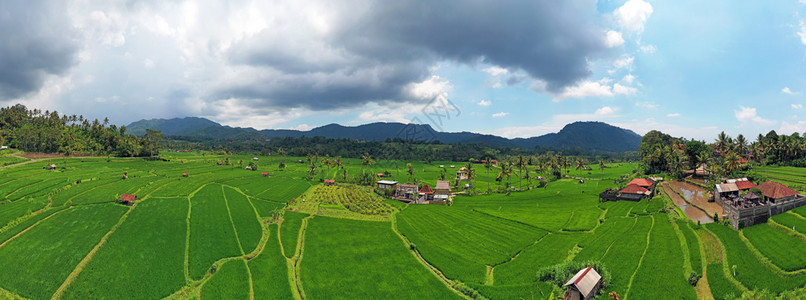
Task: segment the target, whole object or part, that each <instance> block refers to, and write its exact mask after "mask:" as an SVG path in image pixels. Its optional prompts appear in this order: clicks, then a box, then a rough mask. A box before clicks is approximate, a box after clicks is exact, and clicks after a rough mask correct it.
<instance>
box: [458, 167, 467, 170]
mask: <svg viewBox="0 0 806 300" xmlns="http://www.w3.org/2000/svg"><path fill="white" fill-rule="evenodd" d="M459 171H467V168H465V167H461V168H459Z"/></svg>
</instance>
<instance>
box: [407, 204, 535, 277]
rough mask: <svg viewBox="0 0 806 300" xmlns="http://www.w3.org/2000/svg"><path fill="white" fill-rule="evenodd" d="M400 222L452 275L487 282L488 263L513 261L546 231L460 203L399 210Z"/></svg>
mask: <svg viewBox="0 0 806 300" xmlns="http://www.w3.org/2000/svg"><path fill="white" fill-rule="evenodd" d="M397 226H398V228H399V230H400V232H401V233H403V234H404V235H405V236H406V237H407V238H408V239H409V240H410V241H411V242H413V243H415V244H417V249H418V251H419V252H420V253H421V254H422V256H423V257H424V258H425V259H426V260H428V261H429V262H430V263H431V264H433V265H434V266H436V267H437V268H439V269H440V270H442V272H443V273H444V274H445V275H446V276H448V277H449V278H455V279H459V280H462V281H465V282H471V283H473V282H475V283H482V282H484V274H485V269H486V265H496V264H499V263H502V262H505V261H509V260H510V259H511V258H512V256H514V255H515V254H516V253H517V252H518V251H519V250H520V249H523V248H524V247H526V246H528V245H530V244H532V243H534V241H536V240H538V239H539V238H540V237H542V236H543V235H545V234H546V231H544V230H541V229H538V228H534V227H531V226H528V225H524V224H522V223H517V222H513V221H509V220H506V219H500V218H496V217H491V216H489V215H485V214H482V213H478V212H475V211H472V210H469V209H462V208H459V207H456V206H451V207H446V206H441V205H416V206H410V207H409V208H407V209H405V210H403V211H402V212H400V213H398V214H397Z"/></svg>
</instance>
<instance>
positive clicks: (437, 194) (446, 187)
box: [434, 180, 451, 201]
mask: <svg viewBox="0 0 806 300" xmlns="http://www.w3.org/2000/svg"><path fill="white" fill-rule="evenodd" d="M450 197H451V184H450V183H449V182H447V181H444V180H439V181H437V185H436V186H435V187H434V200H435V201H446V200H448V199H450Z"/></svg>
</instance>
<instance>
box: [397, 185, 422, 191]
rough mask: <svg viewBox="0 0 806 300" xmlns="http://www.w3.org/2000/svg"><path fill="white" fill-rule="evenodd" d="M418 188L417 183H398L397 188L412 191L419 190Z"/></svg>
mask: <svg viewBox="0 0 806 300" xmlns="http://www.w3.org/2000/svg"><path fill="white" fill-rule="evenodd" d="M417 188H418V186H417V185H416V184H398V185H397V189H398V190H412V191H416V190H417Z"/></svg>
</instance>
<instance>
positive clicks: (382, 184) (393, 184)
mask: <svg viewBox="0 0 806 300" xmlns="http://www.w3.org/2000/svg"><path fill="white" fill-rule="evenodd" d="M375 183H376V184H377V185H378V189H380V190H388V191H391V192H394V191H395V189H397V181H392V180H378V181H377V182H375Z"/></svg>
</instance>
